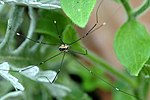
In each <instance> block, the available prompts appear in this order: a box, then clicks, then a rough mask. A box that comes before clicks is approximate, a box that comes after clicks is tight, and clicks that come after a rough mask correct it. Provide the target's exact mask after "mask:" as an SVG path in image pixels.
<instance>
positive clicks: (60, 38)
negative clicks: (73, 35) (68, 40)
mask: <svg viewBox="0 0 150 100" xmlns="http://www.w3.org/2000/svg"><path fill="white" fill-rule="evenodd" d="M54 24H55V28H56V31H57V34H58V37H59V40H60V42H61V43H62V44H64V42H63V40H62V37H61V35H60V33H59V30H58V27H57V21H54Z"/></svg>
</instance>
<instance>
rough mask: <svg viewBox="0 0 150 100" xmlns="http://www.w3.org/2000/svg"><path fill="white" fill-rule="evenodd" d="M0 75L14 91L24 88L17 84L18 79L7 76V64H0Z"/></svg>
mask: <svg viewBox="0 0 150 100" xmlns="http://www.w3.org/2000/svg"><path fill="white" fill-rule="evenodd" d="M0 68H1V69H0V75H1V76H2V77H3V78H4V79H6V80H8V81H9V82H10V83H11V84H12V85H13V86H14V88H15V89H16V90H21V91H23V90H24V87H23V86H22V85H21V83H19V82H18V79H17V78H16V77H14V76H12V75H11V74H9V69H10V67H9V64H8V63H7V62H4V63H2V64H0Z"/></svg>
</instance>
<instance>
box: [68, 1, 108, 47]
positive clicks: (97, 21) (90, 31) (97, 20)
mask: <svg viewBox="0 0 150 100" xmlns="http://www.w3.org/2000/svg"><path fill="white" fill-rule="evenodd" d="M102 2H103V0H101V2H100V3H99V5H98V8H97V10H96V23H95V24H94V25H93V26H92V28H91V29H90V30H89V31H88V32H87V33H86V34H84V35H83V36H82V37H80V38H79V39H77V40H75V41H74V42H72V43H70V44H69V45H72V44H74V43H76V42H78V41H79V40H81V39H83V38H85V37H86V36H88V35H89V34H90V33H92V31H93V29H94V28H95V27H96V26H97V24H98V23H99V19H98V12H99V8H100V6H101V4H102ZM105 24H106V23H105V22H104V23H103V24H101V25H100V26H99V28H100V27H102V26H104V25H105Z"/></svg>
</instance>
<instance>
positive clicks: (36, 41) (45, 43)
mask: <svg viewBox="0 0 150 100" xmlns="http://www.w3.org/2000/svg"><path fill="white" fill-rule="evenodd" d="M17 35H18V36H21V37H23V38H24V39H28V40H30V41H32V42H35V43H39V44H44V45H60V44H58V43H56V44H50V43H47V42H42V41H38V40H33V39H31V38H29V37H26V36H24V35H22V34H20V33H17Z"/></svg>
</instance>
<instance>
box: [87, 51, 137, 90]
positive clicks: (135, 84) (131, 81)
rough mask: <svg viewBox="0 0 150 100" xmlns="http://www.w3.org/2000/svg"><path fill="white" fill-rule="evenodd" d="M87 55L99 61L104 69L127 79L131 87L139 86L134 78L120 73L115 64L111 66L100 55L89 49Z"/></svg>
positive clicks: (94, 60) (96, 61)
mask: <svg viewBox="0 0 150 100" xmlns="http://www.w3.org/2000/svg"><path fill="white" fill-rule="evenodd" d="M87 56H88V57H89V58H90V59H92V60H93V62H94V63H97V64H98V65H100V66H101V67H103V68H104V69H106V70H107V71H109V72H110V73H111V74H113V75H115V76H116V77H118V78H119V79H121V80H123V81H125V82H126V83H128V84H130V85H131V87H133V88H135V87H136V86H137V83H136V82H135V81H134V80H133V79H131V78H129V77H128V76H126V75H124V73H120V71H119V70H117V69H115V68H114V67H113V66H110V65H109V64H108V63H106V62H105V61H104V60H103V59H101V58H100V57H98V56H96V55H95V54H93V53H92V52H90V51H88V55H87Z"/></svg>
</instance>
